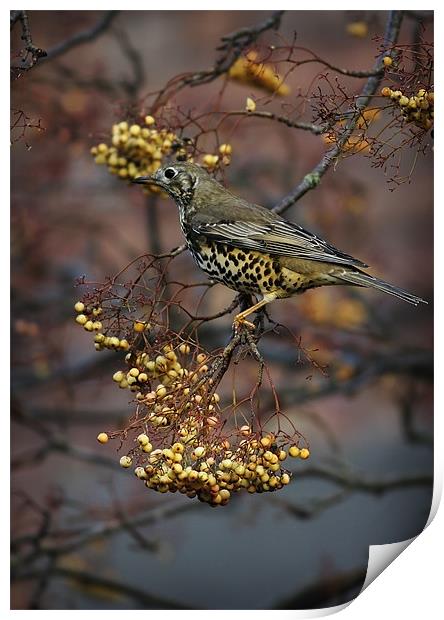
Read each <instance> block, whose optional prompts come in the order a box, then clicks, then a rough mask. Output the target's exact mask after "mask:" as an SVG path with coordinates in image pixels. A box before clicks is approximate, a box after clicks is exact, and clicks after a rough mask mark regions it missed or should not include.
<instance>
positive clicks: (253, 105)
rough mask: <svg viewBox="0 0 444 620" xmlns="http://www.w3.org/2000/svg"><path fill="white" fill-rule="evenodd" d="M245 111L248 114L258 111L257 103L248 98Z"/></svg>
mask: <svg viewBox="0 0 444 620" xmlns="http://www.w3.org/2000/svg"><path fill="white" fill-rule="evenodd" d="M245 109H246V111H247V112H254V111H255V110H256V103H255V102H254V101H253V99H251V98H250V97H247V101H246V102H245Z"/></svg>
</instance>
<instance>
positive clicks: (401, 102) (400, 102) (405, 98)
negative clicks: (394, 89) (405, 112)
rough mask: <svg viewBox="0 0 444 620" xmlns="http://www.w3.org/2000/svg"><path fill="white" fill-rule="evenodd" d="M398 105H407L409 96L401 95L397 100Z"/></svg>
mask: <svg viewBox="0 0 444 620" xmlns="http://www.w3.org/2000/svg"><path fill="white" fill-rule="evenodd" d="M399 105H400V106H403V107H405V106H407V105H409V98H408V97H406V96H405V95H403V96H402V97H401V98H400V100H399Z"/></svg>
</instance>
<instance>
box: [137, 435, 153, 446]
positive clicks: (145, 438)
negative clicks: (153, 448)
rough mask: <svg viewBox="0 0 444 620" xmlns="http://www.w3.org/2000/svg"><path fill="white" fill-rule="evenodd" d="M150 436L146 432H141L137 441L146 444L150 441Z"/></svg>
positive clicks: (142, 444)
mask: <svg viewBox="0 0 444 620" xmlns="http://www.w3.org/2000/svg"><path fill="white" fill-rule="evenodd" d="M149 440H150V439H149V437H148V435H145V433H141V434H140V435H139V436H138V437H137V441H138V442H139V443H140V445H141V446H145V445H146V444H147V443H149Z"/></svg>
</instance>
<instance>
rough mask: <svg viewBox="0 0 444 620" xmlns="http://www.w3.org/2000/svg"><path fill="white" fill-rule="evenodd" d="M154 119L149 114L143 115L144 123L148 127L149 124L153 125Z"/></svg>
mask: <svg viewBox="0 0 444 620" xmlns="http://www.w3.org/2000/svg"><path fill="white" fill-rule="evenodd" d="M155 122H156V121H155V120H154V118H153V117H152V116H150V115H148V116H145V125H147V126H148V127H151V125H154V123H155Z"/></svg>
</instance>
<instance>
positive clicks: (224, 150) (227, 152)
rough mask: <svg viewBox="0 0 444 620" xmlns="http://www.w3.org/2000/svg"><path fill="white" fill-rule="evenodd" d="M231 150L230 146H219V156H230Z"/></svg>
mask: <svg viewBox="0 0 444 620" xmlns="http://www.w3.org/2000/svg"><path fill="white" fill-rule="evenodd" d="M232 150H233V148H232V146H231V144H221V145H220V147H219V153H220V154H221V155H231V153H232Z"/></svg>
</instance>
